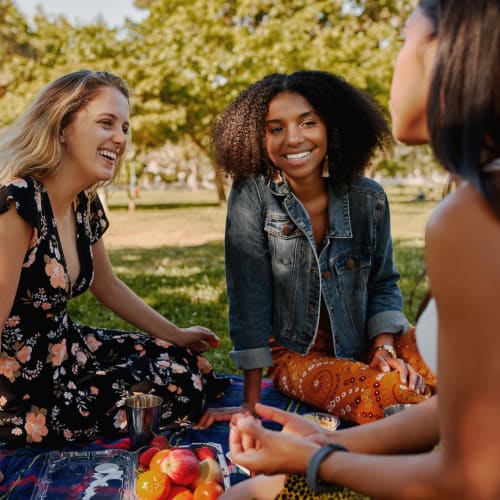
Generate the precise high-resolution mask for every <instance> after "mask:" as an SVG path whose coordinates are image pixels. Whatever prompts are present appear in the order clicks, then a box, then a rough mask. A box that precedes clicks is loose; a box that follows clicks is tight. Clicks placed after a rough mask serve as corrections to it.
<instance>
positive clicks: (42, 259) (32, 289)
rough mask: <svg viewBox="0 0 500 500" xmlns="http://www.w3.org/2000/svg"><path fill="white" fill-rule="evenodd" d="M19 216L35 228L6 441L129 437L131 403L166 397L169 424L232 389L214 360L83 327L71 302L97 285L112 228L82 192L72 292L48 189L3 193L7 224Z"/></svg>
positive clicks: (18, 184)
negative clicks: (98, 246)
mask: <svg viewBox="0 0 500 500" xmlns="http://www.w3.org/2000/svg"><path fill="white" fill-rule="evenodd" d="M12 207H15V209H16V210H17V212H18V213H19V215H20V216H21V217H23V219H25V220H26V221H27V222H28V223H29V224H30V225H31V226H32V227H33V232H32V238H31V242H30V245H29V248H28V250H27V252H26V255H25V258H24V262H23V267H22V271H21V276H20V280H19V285H18V289H17V292H16V296H15V299H14V304H13V306H12V310H11V312H10V314H9V317H8V319H7V321H6V323H5V326H4V329H3V333H2V341H1V352H0V440H1V441H5V442H13V443H16V442H17V443H18V444H26V443H27V444H33V445H43V446H47V445H51V446H55V445H57V444H63V443H65V442H67V441H76V440H78V441H82V440H89V439H95V438H97V437H102V436H106V437H116V436H117V435H119V434H120V433H123V432H125V430H126V416H125V411H124V408H123V399H124V398H125V397H126V396H128V395H129V394H130V393H133V392H144V393H155V394H157V395H159V396H161V397H163V401H164V403H163V408H162V422H163V424H166V423H172V422H178V423H189V422H193V421H196V420H198V419H199V417H200V416H201V414H202V410H203V406H204V404H205V402H206V399H207V395H214V396H215V395H216V394H217V392H218V391H219V390H220V388H221V387H222V385H223V383H222V381H221V379H218V378H217V377H216V376H215V375H214V373H213V371H212V367H211V366H210V363H209V362H208V360H207V359H206V358H204V357H202V356H199V355H197V354H196V353H194V352H192V351H190V350H188V349H185V348H181V347H177V346H175V345H172V344H170V343H168V342H166V341H164V340H161V339H157V338H153V337H150V336H148V335H146V334H144V333H141V332H126V331H119V330H110V329H102V328H93V327H89V326H84V325H80V324H76V323H73V322H72V321H71V318H70V317H69V314H68V311H67V303H68V301H69V299H71V298H73V297H76V296H77V295H80V294H81V293H83V292H84V291H85V290H87V288H88V287H89V285H90V283H91V280H92V277H93V266H92V244H93V243H95V242H96V241H97V240H98V239H99V238H100V237H101V236H102V234H103V233H104V232H105V231H106V229H107V228H108V226H109V223H108V220H107V218H106V216H105V214H104V211H103V208H102V205H101V203H100V201H99V199H98V197H95V198H93V199H90V198H89V196H88V194H87V193H85V192H82V193H80V194H79V196H78V199H77V200H76V201H75V203H74V211H75V220H76V225H77V246H78V254H79V259H80V268H81V271H80V275H79V276H78V278H77V280H76V282H75V283H71V282H70V279H69V275H68V271H67V266H66V262H65V260H64V254H63V251H62V246H61V242H60V240H59V235H58V232H57V225H56V221H55V218H54V215H53V213H52V208H51V205H50V200H49V197H48V194H47V191H46V190H45V187H44V186H43V184H42V183H41V182H39V181H37V180H35V179H33V178H31V177H28V176H25V177H18V178H16V179H14V180H12V181H11V182H10V183H9V184H7V185H5V186H3V187H1V188H0V216H1V214H2V213H5V212H6V211H7V210H9V209H12Z"/></svg>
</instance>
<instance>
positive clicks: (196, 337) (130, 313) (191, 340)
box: [90, 239, 219, 352]
mask: <svg viewBox="0 0 500 500" xmlns="http://www.w3.org/2000/svg"><path fill="white" fill-rule="evenodd" d="M92 252H93V258H94V279H93V281H92V284H91V286H90V290H91V292H92V293H93V295H94V296H95V297H96V299H97V300H98V301H99V302H100V303H101V304H103V305H104V306H106V307H107V308H109V309H110V310H111V311H113V312H114V313H115V314H116V315H118V316H119V317H120V318H122V319H124V320H125V321H128V322H129V323H130V324H132V325H134V326H135V327H136V328H138V329H140V330H142V331H144V332H147V333H149V334H151V335H153V336H155V337H158V338H160V339H163V340H166V341H168V342H171V343H173V344H176V345H179V346H183V347H190V348H192V349H194V350H196V351H199V352H204V351H206V350H207V348H208V346H207V344H206V343H208V344H209V345H210V346H212V347H215V346H216V345H218V342H219V339H218V338H217V336H216V335H215V334H214V333H213V332H211V331H210V330H208V329H207V328H203V327H191V328H179V327H177V326H176V325H174V324H173V323H171V322H170V321H168V320H167V319H166V318H165V317H164V316H162V315H161V314H159V313H158V312H156V311H155V310H154V309H153V308H152V307H150V306H149V305H148V304H146V303H145V302H144V300H142V299H141V298H140V297H139V296H138V295H137V294H136V293H135V292H133V291H132V290H131V289H130V288H129V287H128V286H127V285H125V283H123V281H121V280H120V279H119V278H118V277H117V276H116V274H115V273H114V271H113V268H112V266H111V262H110V260H109V257H108V254H107V252H106V249H105V247H104V243H103V241H102V239H99V240H98V241H97V242H96V243H94V245H93V246H92Z"/></svg>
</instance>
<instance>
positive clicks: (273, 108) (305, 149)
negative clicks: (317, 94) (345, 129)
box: [266, 91, 328, 182]
mask: <svg viewBox="0 0 500 500" xmlns="http://www.w3.org/2000/svg"><path fill="white" fill-rule="evenodd" d="M266 149H267V154H268V155H269V158H270V159H271V161H272V162H273V164H274V165H276V166H277V167H278V168H280V169H281V170H282V171H283V173H284V174H285V176H286V177H287V179H289V181H296V182H300V181H301V180H304V179H306V178H308V177H311V176H313V177H321V171H322V165H323V160H324V158H325V155H326V153H327V150H328V140H327V129H326V124H325V122H324V121H323V119H322V118H321V117H320V116H319V115H318V113H317V112H316V111H315V109H314V108H313V107H312V106H311V104H310V103H309V101H308V100H307V99H306V98H305V97H304V96H302V95H301V94H297V93H295V92H287V91H285V92H281V93H279V94H278V95H276V96H275V97H274V98H273V99H272V100H271V102H270V103H269V106H268V111H267V116H266Z"/></svg>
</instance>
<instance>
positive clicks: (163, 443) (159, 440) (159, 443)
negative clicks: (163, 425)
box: [149, 434, 168, 450]
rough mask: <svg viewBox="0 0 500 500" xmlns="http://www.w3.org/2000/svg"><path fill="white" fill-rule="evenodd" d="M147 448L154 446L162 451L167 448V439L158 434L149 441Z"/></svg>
mask: <svg viewBox="0 0 500 500" xmlns="http://www.w3.org/2000/svg"><path fill="white" fill-rule="evenodd" d="M149 446H155V447H156V448H158V449H159V450H164V449H165V448H168V439H167V438H166V437H165V436H163V435H161V434H159V435H158V436H155V437H154V438H153V439H151V443H149Z"/></svg>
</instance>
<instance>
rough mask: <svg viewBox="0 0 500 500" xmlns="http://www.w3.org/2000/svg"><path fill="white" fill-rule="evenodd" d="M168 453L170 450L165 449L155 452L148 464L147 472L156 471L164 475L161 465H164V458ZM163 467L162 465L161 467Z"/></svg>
mask: <svg viewBox="0 0 500 500" xmlns="http://www.w3.org/2000/svg"><path fill="white" fill-rule="evenodd" d="M169 453H170V448H165V449H164V450H160V451H157V452H156V453H155V454H154V455H153V456H152V457H151V460H150V462H149V470H156V471H158V472H162V473H165V470H163V468H162V464H164V463H165V458H166V457H167V455H168V454H169ZM163 467H164V465H163Z"/></svg>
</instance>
